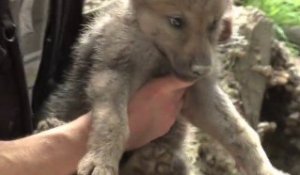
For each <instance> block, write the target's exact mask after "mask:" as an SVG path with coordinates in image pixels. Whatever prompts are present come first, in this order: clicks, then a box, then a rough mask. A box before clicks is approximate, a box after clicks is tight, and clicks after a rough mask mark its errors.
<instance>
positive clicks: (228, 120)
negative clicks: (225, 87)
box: [184, 77, 283, 175]
mask: <svg viewBox="0 0 300 175" xmlns="http://www.w3.org/2000/svg"><path fill="white" fill-rule="evenodd" d="M186 100H187V101H186V105H187V106H186V107H185V109H184V114H185V115H186V116H187V117H188V118H189V119H190V121H191V122H192V123H193V124H194V125H196V126H197V127H199V128H201V129H203V130H204V131H206V132H207V133H209V134H210V135H212V136H213V137H214V138H215V139H217V140H218V141H219V142H220V143H221V144H222V145H223V146H224V147H225V148H226V149H227V150H228V151H229V152H230V153H231V155H232V156H233V157H234V159H235V161H236V163H237V164H238V165H240V166H241V167H242V168H243V170H244V171H245V172H246V174H247V175H279V174H283V173H281V172H280V171H278V170H276V169H275V168H273V166H272V165H271V163H270V161H269V159H268V158H267V156H266V154H265V152H264V150H263V148H262V146H261V143H260V139H259V137H258V134H257V133H256V132H255V131H254V130H253V129H252V128H251V127H250V126H249V125H248V123H247V122H246V121H245V120H244V119H243V118H242V116H241V115H240V114H239V113H238V112H237V110H236V109H235V108H234V106H233V104H232V103H231V101H230V100H229V98H228V96H227V95H226V94H225V93H224V92H223V91H222V90H221V88H220V87H219V86H218V85H217V82H216V81H215V80H213V79H212V78H209V77H207V78H203V79H200V80H199V82H197V84H196V85H194V86H193V87H192V88H191V89H190V91H189V92H188V94H187V99H186Z"/></svg>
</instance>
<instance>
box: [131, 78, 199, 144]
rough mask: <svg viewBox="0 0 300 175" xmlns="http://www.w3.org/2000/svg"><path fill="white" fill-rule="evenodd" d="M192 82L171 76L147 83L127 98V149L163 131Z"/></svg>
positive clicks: (167, 127) (178, 107)
mask: <svg viewBox="0 0 300 175" xmlns="http://www.w3.org/2000/svg"><path fill="white" fill-rule="evenodd" d="M192 84H193V83H192V82H183V81H181V80H179V79H177V78H176V77H174V76H167V77H163V78H158V79H155V80H152V81H151V82H149V83H147V84H146V85H145V86H144V87H142V88H141V89H140V90H139V91H138V92H137V93H136V94H135V95H134V96H133V97H132V98H131V100H130V102H129V108H128V115H129V128H130V138H129V140H128V143H127V149H135V148H138V147H140V146H143V145H144V144H147V143H149V142H150V141H152V140H154V139H156V138H158V137H160V136H162V135H164V134H166V133H167V132H168V131H169V129H170V128H171V126H172V125H173V124H174V122H175V120H176V116H177V114H178V112H179V111H180V109H181V108H182V104H183V103H182V97H183V95H184V93H185V90H186V88H187V87H189V86H191V85H192Z"/></svg>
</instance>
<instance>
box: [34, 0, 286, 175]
mask: <svg viewBox="0 0 300 175" xmlns="http://www.w3.org/2000/svg"><path fill="white" fill-rule="evenodd" d="M226 3H227V2H226V0H116V1H114V2H112V3H111V4H110V5H108V6H106V7H103V9H102V10H101V12H100V13H99V14H98V15H97V16H96V17H95V18H94V20H93V22H92V23H91V24H90V25H89V26H87V28H86V30H85V31H84V32H83V34H82V36H81V38H80V39H79V42H78V44H77V45H76V46H75V48H74V61H73V65H72V67H71V69H70V70H69V71H68V72H67V75H66V81H65V82H64V83H63V84H62V85H60V86H59V88H58V89H57V90H56V92H55V93H53V94H52V95H51V96H50V98H49V99H48V101H47V103H46V104H45V105H44V108H43V110H42V111H41V113H40V118H41V121H40V123H39V126H38V127H39V128H40V129H41V128H44V127H45V126H47V127H48V128H49V127H54V126H55V125H59V124H61V123H63V122H68V121H70V120H73V119H74V118H75V117H76V116H79V115H81V114H83V113H85V112H87V111H91V115H92V118H93V119H92V120H93V127H92V131H91V134H90V138H89V150H88V153H87V154H86V155H85V156H84V158H83V159H82V160H81V163H80V164H79V167H78V172H77V173H78V174H79V175H117V174H119V162H120V160H121V158H122V155H123V153H124V145H123V144H124V143H125V140H126V139H127V137H128V134H129V130H128V126H127V105H128V100H129V98H130V97H131V96H132V94H134V93H135V92H136V91H137V89H139V88H140V87H141V86H143V85H144V84H145V83H146V82H148V81H149V80H151V79H152V78H154V77H157V76H162V75H166V74H175V75H176V76H177V77H178V78H180V79H183V80H186V81H196V83H195V84H194V85H193V86H192V87H191V88H189V89H188V91H187V94H186V96H185V105H184V109H183V110H182V112H181V115H184V116H186V118H187V119H188V120H189V122H191V123H192V124H193V125H195V126H197V127H199V128H201V129H202V130H204V131H206V132H207V133H209V134H210V135H211V136H213V137H214V138H215V139H217V140H218V141H219V142H220V143H222V144H223V146H224V147H225V148H226V149H227V150H228V151H229V152H230V153H231V154H232V156H233V157H234V159H235V160H236V161H237V162H238V164H239V165H240V166H241V167H242V168H243V169H244V171H245V172H246V173H247V174H248V175H278V174H280V172H279V171H277V170H276V169H275V168H273V166H272V165H271V163H270V161H269V160H268V158H267V156H266V154H265V152H264V150H263V148H262V146H261V143H260V140H259V137H258V135H257V134H256V132H255V131H254V130H253V129H252V128H251V127H250V126H249V125H248V124H247V122H246V121H245V120H244V119H243V118H242V117H241V116H240V114H239V113H238V112H237V110H236V109H235V108H234V106H233V105H232V103H231V102H230V100H229V98H228V96H227V95H226V94H225V93H224V92H223V91H222V90H221V88H220V87H219V85H218V80H217V78H216V70H215V67H216V66H215V65H214V64H215V60H214V58H215V57H214V52H215V51H214V50H215V46H216V44H217V41H218V39H219V35H220V33H221V30H222V24H223V23H222V17H223V15H224V12H225V10H226V7H227V4H226ZM141 117H143V116H141ZM184 131H185V122H183V121H181V120H178V122H177V123H176V124H175V125H174V126H173V128H172V129H171V130H170V132H169V133H168V134H167V135H166V136H164V137H162V138H160V139H158V140H156V141H153V143H150V144H149V145H146V146H145V147H144V148H141V149H139V150H137V151H135V152H134V153H133V155H132V156H131V157H130V158H129V160H128V161H127V162H129V164H126V163H125V164H124V166H121V170H120V173H121V174H128V175H129V174H130V175H135V174H136V175H142V174H145V175H159V174H161V175H171V174H172V175H174V174H175V175H176V174H180V175H185V174H188V168H187V167H186V166H185V163H184V160H183V159H182V157H181V156H180V150H181V141H182V139H183V138H184V136H185V134H184ZM152 152H153V154H152ZM143 156H146V158H144V160H141V159H143ZM139 160H140V161H139ZM132 161H135V163H133V164H131V163H130V162H132ZM131 165H132V166H131Z"/></svg>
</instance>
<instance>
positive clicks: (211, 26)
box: [208, 19, 219, 32]
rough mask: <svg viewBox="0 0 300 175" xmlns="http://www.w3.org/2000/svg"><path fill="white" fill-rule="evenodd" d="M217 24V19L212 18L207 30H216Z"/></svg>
mask: <svg viewBox="0 0 300 175" xmlns="http://www.w3.org/2000/svg"><path fill="white" fill-rule="evenodd" d="M218 25H219V20H217V19H216V20H214V21H213V22H212V23H211V24H210V25H209V26H208V31H209V32H214V31H215V30H217V28H218Z"/></svg>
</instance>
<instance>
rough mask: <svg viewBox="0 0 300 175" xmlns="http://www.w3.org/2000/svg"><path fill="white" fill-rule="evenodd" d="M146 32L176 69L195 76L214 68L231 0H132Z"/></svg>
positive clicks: (182, 74)
mask: <svg viewBox="0 0 300 175" xmlns="http://www.w3.org/2000/svg"><path fill="white" fill-rule="evenodd" d="M132 2H133V4H134V8H135V10H136V14H137V20H138V23H139V25H140V28H141V30H142V32H143V33H144V34H145V35H146V36H147V37H148V38H149V39H150V40H151V42H153V43H154V45H155V46H156V47H157V48H158V49H159V50H160V52H161V53H163V54H164V55H165V56H166V57H167V58H168V59H169V61H170V63H171V65H172V67H173V70H174V73H175V74H176V75H177V76H178V77H179V78H181V79H184V80H195V79H197V78H199V77H201V76H203V75H206V74H207V73H209V72H210V70H211V67H212V63H213V57H214V56H213V53H214V48H215V46H216V44H217V43H218V40H219V35H220V33H221V32H220V31H221V28H222V27H221V25H222V24H223V22H222V17H223V15H224V13H225V11H226V7H227V6H228V5H227V4H228V2H227V0H132Z"/></svg>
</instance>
